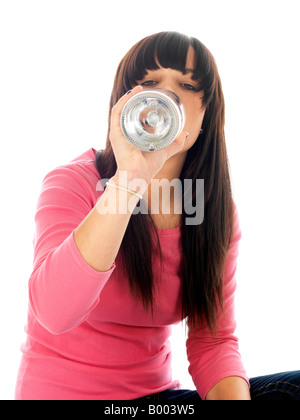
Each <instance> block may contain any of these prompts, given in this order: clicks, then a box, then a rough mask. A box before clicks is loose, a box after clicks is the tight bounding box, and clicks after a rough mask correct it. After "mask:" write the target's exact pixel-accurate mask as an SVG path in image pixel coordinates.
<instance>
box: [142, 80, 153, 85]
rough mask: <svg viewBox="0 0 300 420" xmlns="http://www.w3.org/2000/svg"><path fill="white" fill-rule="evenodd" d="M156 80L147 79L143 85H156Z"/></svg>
mask: <svg viewBox="0 0 300 420" xmlns="http://www.w3.org/2000/svg"><path fill="white" fill-rule="evenodd" d="M155 84H156V82H155V81H154V80H146V81H145V82H143V83H141V85H142V86H154V85H155Z"/></svg>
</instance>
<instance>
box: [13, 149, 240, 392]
mask: <svg viewBox="0 0 300 420" xmlns="http://www.w3.org/2000/svg"><path fill="white" fill-rule="evenodd" d="M94 161H95V150H94V149H90V150H88V151H87V152H85V153H84V154H82V155H81V156H80V157H78V158H77V159H75V160H73V161H72V162H70V163H69V164H67V165H65V166H61V167H59V168H57V169H55V170H53V171H52V172H50V173H49V174H48V175H47V176H46V177H45V179H44V181H43V185H42V191H41V194H40V197H39V200H38V206H37V212H36V217H35V222H36V232H35V239H34V264H33V271H32V274H31V277H30V280H29V309H28V320H27V325H26V332H27V339H26V342H25V343H24V344H23V345H22V348H21V349H22V353H23V354H22V360H21V364H20V367H19V374H18V379H17V384H16V395H15V397H16V399H21V400H26V399H29V400H39V399H43V400H57V399H63V400H105V399H106V400H118V399H120V400H127V399H136V398H139V397H142V396H146V395H149V394H153V393H157V392H160V391H163V390H166V389H176V388H180V383H179V381H178V380H176V379H173V378H172V366H171V363H172V358H171V348H170V342H169V337H170V334H171V326H172V325H173V324H177V323H179V322H180V321H181V320H182V319H181V293H182V280H181V276H180V267H181V263H180V261H181V250H180V247H181V245H180V229H179V228H175V229H170V230H159V231H158V234H159V238H160V241H161V248H162V253H163V259H164V265H165V271H164V279H163V282H162V283H161V285H160V288H159V294H158V296H157V298H156V301H155V308H154V316H153V318H152V315H151V311H150V313H148V312H145V311H144V309H143V306H142V303H140V302H139V301H136V300H134V299H133V297H132V295H131V292H130V289H129V285H128V281H127V279H126V277H125V274H124V271H123V269H122V263H121V259H120V257H119V256H118V257H117V258H116V261H115V263H114V264H113V266H112V267H111V269H110V270H109V271H107V272H97V271H95V270H94V269H93V268H91V267H90V266H89V265H88V264H87V263H86V261H85V260H84V259H83V257H82V256H81V254H80V252H79V250H78V249H77V247H76V244H75V242H74V238H73V233H74V230H75V229H76V228H77V227H78V225H79V224H80V223H81V222H82V220H83V219H84V218H85V217H86V216H87V214H88V213H89V212H90V211H91V210H92V209H93V207H94V206H95V204H96V202H97V200H98V199H99V196H100V194H101V192H100V191H97V190H99V188H97V183H98V181H99V174H98V172H97V170H96V168H95V166H94ZM240 236H241V233H240V229H239V224H238V218H237V215H236V221H235V229H234V235H233V239H232V243H231V246H230V249H229V252H228V256H227V261H226V267H225V272H224V306H225V313H224V314H223V313H221V312H220V327H219V331H218V334H219V336H218V339H217V341H215V340H214V339H212V337H211V334H210V332H209V330H208V328H202V329H200V330H198V331H197V332H196V334H193V335H191V334H189V336H188V338H187V341H186V346H187V356H188V360H189V363H190V365H189V372H190V374H191V376H192V378H193V381H194V383H195V386H196V388H197V391H198V393H199V395H200V397H201V398H202V399H205V397H206V394H207V393H208V391H209V390H210V389H211V388H212V387H213V386H214V385H215V384H216V383H217V382H218V381H220V380H221V379H223V378H225V377H228V376H239V377H242V378H244V379H245V380H246V381H247V380H248V378H247V375H246V372H245V369H244V367H243V364H242V361H241V357H240V354H239V349H238V340H237V338H236V337H235V335H234V331H235V328H236V323H235V317H234V293H235V288H236V280H235V272H236V264H237V256H238V242H239V240H240ZM103 246H105V244H103Z"/></svg>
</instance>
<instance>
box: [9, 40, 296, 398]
mask: <svg viewBox="0 0 300 420" xmlns="http://www.w3.org/2000/svg"><path fill="white" fill-rule="evenodd" d="M149 88H165V89H169V90H171V91H173V92H175V93H176V94H177V95H178V96H179V97H180V99H181V101H182V103H183V104H184V107H185V110H186V114H187V119H186V124H185V127H184V129H183V131H182V133H181V134H180V135H179V137H178V138H177V139H176V140H175V141H174V142H173V143H172V144H171V145H169V146H168V147H167V148H165V149H162V150H157V151H154V152H142V151H140V150H138V149H136V148H134V147H133V146H132V145H131V144H130V143H129V142H127V141H126V139H125V138H124V136H123V133H122V130H121V128H120V115H121V112H122V109H123V107H124V105H125V104H126V103H127V101H128V100H129V99H130V98H132V97H133V96H134V95H136V94H137V93H139V92H141V91H142V90H145V89H149ZM175 179H176V180H178V181H179V182H182V185H184V180H188V179H189V180H191V182H192V185H193V194H190V196H191V198H190V201H192V202H190V203H189V204H190V205H191V204H194V203H195V201H196V202H197V197H196V196H197V194H199V191H197V190H196V186H197V180H199V179H203V180H204V220H203V221H202V223H198V224H197V223H187V218H188V217H187V216H188V215H187V214H186V208H187V206H186V204H187V203H186V200H188V198H187V196H188V194H185V193H184V190H183V192H182V194H181V196H180V197H178V194H177V195H176V194H174V193H173V194H171V197H170V202H171V206H170V212H164V211H162V200H163V198H162V197H163V195H164V194H165V191H164V188H163V187H162V188H161V189H162V191H160V190H159V189H158V190H156V191H155V189H153V188H151V187H152V186H153V185H154V183H155V181H158V180H159V181H160V180H167V181H169V182H172V181H173V180H175ZM99 180H101V181H103V180H108V181H109V182H108V183H107V184H106V183H104V182H100V183H99ZM136 180H139V181H142V182H140V183H139V184H135V183H134V182H135V181H136ZM105 184H106V188H105V190H104V191H103V188H101V186H103V185H105ZM134 185H139V186H138V187H136V188H134V187H132V186H134ZM179 201H180V202H181V204H182V203H183V202H184V204H185V205H182V212H181V214H179V213H178V212H176V211H175V208H176V206H178V204H180V203H179ZM153 202H156V203H158V208H159V209H160V210H161V211H160V212H151V209H152V208H153V207H152V206H151V205H152V204H153ZM112 203H113V204H114V205H112ZM142 208H143V209H144V210H145V209H146V210H147V211H137V209H140V210H141V209H142ZM120 209H122V211H121V210H120ZM124 209H125V211H124ZM172 209H173V210H172ZM195 211H197V209H196V210H195ZM189 216H190V215H189ZM240 237H241V233H240V228H239V222H238V215H237V211H236V208H235V205H234V203H233V198H232V192H231V186H230V176H229V170H228V161H227V152H226V145H225V137H224V99H223V94H222V88H221V82H220V78H219V75H218V71H217V67H216V64H215V61H214V59H213V57H212V55H211V54H210V52H209V51H208V50H207V48H206V47H205V46H204V45H203V44H202V43H201V42H200V41H198V40H197V39H195V38H189V37H187V36H185V35H182V34H179V33H176V32H162V33H158V34H155V35H152V36H149V37H147V38H145V39H143V40H142V41H140V42H139V43H137V44H136V45H135V46H134V47H133V48H132V49H131V50H130V51H129V52H128V53H127V55H126V56H125V57H124V59H123V60H122V61H121V63H120V65H119V67H118V70H117V74H116V78H115V83H114V87H113V91H112V96H111V102H110V113H109V127H108V136H107V144H106V148H105V150H103V151H99V152H97V153H96V151H95V150H93V149H91V150H89V151H87V152H86V153H84V154H83V155H81V156H80V157H78V158H77V159H75V160H73V161H72V162H71V163H69V164H67V165H65V166H62V167H59V168H57V169H55V170H54V171H52V172H50V173H49V174H48V175H47V176H46V177H45V179H44V182H43V187H42V191H41V195H40V198H39V201H38V208H37V213H36V236H35V249H34V269H33V272H32V275H31V277H30V281H29V302H30V305H29V312H28V322H27V335H28V337H27V341H26V343H25V344H24V345H23V347H22V351H23V358H22V362H21V366H20V369H19V376H18V380H17V386H16V398H17V399H73V400H74V399H100V400H101V399H103V400H104V399H110V400H115V399H121V400H124V399H140V398H154V399H158V398H159V399H174V398H181V399H185V400H187V399H189V400H191V401H196V400H201V399H202V400H204V399H215V400H216V399H236V400H242V399H243V400H247V399H250V398H251V397H252V398H276V399H280V398H292V399H297V398H298V399H299V396H300V392H299V391H300V374H299V372H291V373H285V374H280V375H278V376H277V377H275V376H270V377H264V378H256V379H254V380H249V379H248V377H247V374H246V372H245V369H244V366H243V364H242V361H241V357H240V354H239V349H238V341H237V338H236V337H235V335H234V331H235V327H236V324H235V317H234V293H235V287H236V280H235V271H236V264H237V256H238V243H239V240H240ZM184 319H186V321H187V328H188V329H187V334H188V337H187V341H186V346H187V355H188V359H189V363H190V366H189V372H190V374H191V376H192V378H193V381H194V383H195V386H196V389H197V391H182V390H180V385H179V382H178V381H177V380H174V379H173V378H172V373H171V349H170V343H169V336H170V334H171V326H172V325H173V324H176V323H178V322H180V321H182V320H184ZM249 385H251V386H250V387H249Z"/></svg>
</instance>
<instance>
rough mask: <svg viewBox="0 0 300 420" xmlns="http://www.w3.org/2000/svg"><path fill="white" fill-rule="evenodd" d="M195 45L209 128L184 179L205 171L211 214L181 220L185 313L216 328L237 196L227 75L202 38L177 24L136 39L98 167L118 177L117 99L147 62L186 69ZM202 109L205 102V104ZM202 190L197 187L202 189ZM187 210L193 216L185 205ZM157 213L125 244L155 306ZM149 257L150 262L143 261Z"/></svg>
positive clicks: (132, 229)
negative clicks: (193, 221) (228, 134)
mask: <svg viewBox="0 0 300 420" xmlns="http://www.w3.org/2000/svg"><path fill="white" fill-rule="evenodd" d="M190 47H192V48H193V49H194V51H195V56H196V64H195V69H194V74H193V79H194V80H197V81H198V82H199V83H200V90H201V91H203V92H204V97H203V105H204V106H205V109H206V111H205V116H204V120H203V124H202V130H203V131H202V133H201V134H200V135H199V138H198V140H197V141H196V142H195V143H194V145H193V146H192V147H191V148H190V150H189V151H188V153H187V157H186V160H185V163H184V166H183V168H182V172H181V175H180V179H181V180H182V181H183V180H184V179H192V180H193V186H195V185H196V179H204V185H205V193H204V214H205V217H204V221H203V223H201V224H199V225H187V224H184V223H182V225H181V238H182V239H181V241H182V253H183V256H182V317H183V319H184V318H186V317H188V323H189V325H190V326H192V327H195V326H196V325H198V324H199V323H200V324H203V323H205V322H206V323H207V325H208V326H209V328H210V329H211V330H212V331H213V330H216V326H217V321H218V308H219V306H221V307H222V302H223V299H222V289H223V287H222V286H223V269H224V263H225V258H226V254H227V251H228V247H229V244H230V241H231V236H232V229H233V201H232V192H231V183H230V174H229V165H228V158H227V150H226V145H225V135H224V125H225V110H224V97H223V92H222V87H221V81H220V77H219V74H218V70H217V66H216V63H215V60H214V58H213V56H212V55H211V53H210V52H209V50H208V49H207V48H206V47H205V46H204V45H203V44H202V43H201V42H200V41H199V40H197V39H196V38H191V37H188V36H186V35H183V34H180V33H177V32H160V33H158V34H155V35H151V36H148V37H146V38H144V39H143V40H141V41H140V42H138V43H137V44H136V45H134V46H133V47H132V48H131V49H130V51H129V52H128V53H127V54H126V55H125V57H124V58H123V60H122V61H121V62H120V64H119V67H118V69H117V73H116V76H115V81H114V86H113V90H112V95H111V100H110V112H109V118H108V135H107V142H106V148H105V150H103V151H99V152H97V155H96V162H95V164H96V167H97V170H98V172H99V174H100V176H101V177H102V178H110V177H112V176H113V175H114V174H115V172H116V170H117V166H116V161H115V158H114V153H113V150H112V147H111V143H110V140H109V132H110V116H111V110H112V107H113V106H114V105H115V104H116V103H117V101H118V100H119V99H120V98H121V97H122V96H123V95H124V94H125V93H126V92H127V91H128V90H130V89H132V88H133V87H134V86H135V85H137V81H138V80H142V79H143V77H144V76H145V74H146V71H147V70H156V69H158V68H159V67H158V63H159V65H160V66H162V67H164V68H172V69H175V70H178V71H181V72H183V73H184V71H185V66H186V57H187V53H188V50H189V49H190ZM199 112H200V110H199ZM194 194H195V191H194ZM182 208H183V217H184V216H185V212H184V206H182ZM153 232H154V233H155V228H154V225H153V224H152V225H151V223H149V216H148V215H145V214H142V212H138V213H137V214H135V215H133V216H132V217H131V219H130V222H129V224H128V227H127V230H126V233H125V236H124V238H123V241H122V245H121V248H120V252H121V256H122V261H123V265H124V268H125V269H126V271H127V274H128V280H129V284H130V287H131V290H132V293H133V294H134V295H135V296H139V297H141V299H142V301H143V303H144V306H145V308H149V307H151V308H153V300H154V290H155V287H154V286H155V276H156V274H155V273H153V268H152V267H153V264H152V261H153V255H154V249H155V250H156V249H157V247H154V246H153V241H154V240H155V238H156V240H157V241H158V245H159V240H158V236H157V235H156V236H155V235H153ZM141 261H142V262H143V263H142V264H141Z"/></svg>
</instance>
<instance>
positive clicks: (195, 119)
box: [185, 102, 205, 137]
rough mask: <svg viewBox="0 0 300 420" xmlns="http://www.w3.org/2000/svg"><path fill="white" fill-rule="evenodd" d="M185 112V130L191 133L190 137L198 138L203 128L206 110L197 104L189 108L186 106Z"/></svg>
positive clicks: (190, 105)
mask: <svg viewBox="0 0 300 420" xmlns="http://www.w3.org/2000/svg"><path fill="white" fill-rule="evenodd" d="M185 111H186V123H185V129H186V130H187V131H189V133H190V135H193V136H196V137H198V135H199V133H200V130H201V127H202V122H203V118H204V114H205V110H204V109H203V108H201V104H199V103H198V102H197V103H195V104H189V106H186V107H185Z"/></svg>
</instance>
